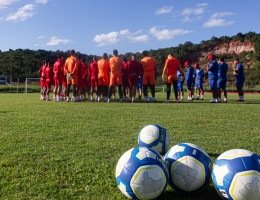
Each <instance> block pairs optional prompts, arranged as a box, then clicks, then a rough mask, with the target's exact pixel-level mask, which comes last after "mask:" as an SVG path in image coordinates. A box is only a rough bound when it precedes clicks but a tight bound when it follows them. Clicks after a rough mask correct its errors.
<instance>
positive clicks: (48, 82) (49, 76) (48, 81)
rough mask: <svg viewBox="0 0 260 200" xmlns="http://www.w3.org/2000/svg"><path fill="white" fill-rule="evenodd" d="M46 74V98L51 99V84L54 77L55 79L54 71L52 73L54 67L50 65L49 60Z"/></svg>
mask: <svg viewBox="0 0 260 200" xmlns="http://www.w3.org/2000/svg"><path fill="white" fill-rule="evenodd" d="M45 76H46V82H45V88H46V96H45V100H46V101H49V94H50V91H51V84H52V79H53V73H52V69H51V67H50V63H49V62H47V67H46V68H45Z"/></svg>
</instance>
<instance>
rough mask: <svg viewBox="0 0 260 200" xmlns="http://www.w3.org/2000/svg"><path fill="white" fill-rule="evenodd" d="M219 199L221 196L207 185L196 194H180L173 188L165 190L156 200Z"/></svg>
mask: <svg viewBox="0 0 260 200" xmlns="http://www.w3.org/2000/svg"><path fill="white" fill-rule="evenodd" d="M172 199H177V200H221V197H220V196H219V195H218V194H217V192H216V190H215V188H214V187H213V186H210V187H208V188H207V189H206V190H204V191H202V192H200V193H198V194H181V193H177V192H174V191H173V190H167V191H166V192H164V194H163V195H162V196H160V198H158V200H172Z"/></svg>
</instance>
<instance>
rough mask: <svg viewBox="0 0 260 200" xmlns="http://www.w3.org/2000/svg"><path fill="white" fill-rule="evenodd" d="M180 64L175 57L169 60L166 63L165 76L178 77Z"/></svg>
mask: <svg viewBox="0 0 260 200" xmlns="http://www.w3.org/2000/svg"><path fill="white" fill-rule="evenodd" d="M179 66H180V62H179V60H177V59H176V58H174V57H171V58H168V59H167V60H166V62H165V74H166V75H167V76H176V77H177V70H178V69H179Z"/></svg>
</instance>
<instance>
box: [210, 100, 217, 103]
mask: <svg viewBox="0 0 260 200" xmlns="http://www.w3.org/2000/svg"><path fill="white" fill-rule="evenodd" d="M210 103H218V100H217V99H211V100H210Z"/></svg>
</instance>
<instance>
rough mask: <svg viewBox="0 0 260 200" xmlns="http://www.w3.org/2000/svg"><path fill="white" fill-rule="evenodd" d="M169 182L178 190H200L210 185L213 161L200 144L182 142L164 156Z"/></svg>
mask: <svg viewBox="0 0 260 200" xmlns="http://www.w3.org/2000/svg"><path fill="white" fill-rule="evenodd" d="M164 160H165V163H166V166H167V168H168V172H169V177H170V178H169V183H170V185H171V187H172V188H173V189H174V190H176V191H178V192H190V193H191V192H200V191H201V190H203V189H204V188H206V187H207V186H208V185H209V181H210V175H211V168H212V162H211V159H210V157H209V155H208V154H207V153H206V152H205V151H204V150H203V149H202V148H200V147H199V146H197V145H194V144H190V143H181V144H177V145H175V146H173V147H172V148H171V149H170V150H169V151H168V152H167V153H166V155H165V157H164Z"/></svg>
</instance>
